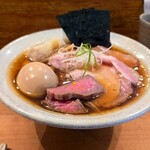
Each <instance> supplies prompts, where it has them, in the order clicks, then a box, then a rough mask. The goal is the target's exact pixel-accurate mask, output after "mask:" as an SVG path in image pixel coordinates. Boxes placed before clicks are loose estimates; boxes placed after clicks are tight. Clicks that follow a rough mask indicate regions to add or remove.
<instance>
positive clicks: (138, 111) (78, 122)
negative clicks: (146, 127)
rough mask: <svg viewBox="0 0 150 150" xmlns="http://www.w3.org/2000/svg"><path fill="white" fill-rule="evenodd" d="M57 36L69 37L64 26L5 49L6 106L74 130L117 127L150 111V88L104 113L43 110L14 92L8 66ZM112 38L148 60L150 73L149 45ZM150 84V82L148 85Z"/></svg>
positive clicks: (2, 87)
mask: <svg viewBox="0 0 150 150" xmlns="http://www.w3.org/2000/svg"><path fill="white" fill-rule="evenodd" d="M53 37H59V38H62V39H67V37H66V35H65V33H64V32H63V30H62V29H60V28H59V29H52V30H45V31H40V32H36V33H32V34H29V35H26V36H24V37H21V38H19V39H17V40H15V41H13V42H11V43H9V44H8V45H6V46H5V47H4V48H2V49H1V51H0V64H2V65H1V72H0V81H1V83H0V99H1V101H2V102H3V103H4V104H5V105H7V106H8V107H10V108H11V109H12V110H14V111H15V112H16V113H18V114H20V115H22V116H25V117H27V118H30V119H32V120H34V121H38V122H42V123H44V124H46V125H50V126H56V127H61V128H72V129H92V128H102V127H108V126H114V125H116V124H120V123H123V122H127V121H130V120H132V119H134V118H136V117H138V116H141V115H142V114H144V113H145V112H147V111H149V110H150V102H149V97H150V92H149V88H148V89H147V91H146V92H145V93H144V94H143V96H142V97H141V99H140V100H138V101H137V102H136V103H134V104H132V105H130V106H128V107H125V108H123V109H120V110H118V111H114V112H112V113H107V114H101V115H68V114H66V115H65V114H60V113H55V112H51V111H46V110H43V109H39V108H37V107H34V105H31V104H29V103H27V102H26V101H24V100H22V99H21V97H19V96H18V95H17V94H15V93H14V91H13V90H12V89H11V88H10V85H9V84H8V68H9V66H10V64H11V62H12V60H14V59H15V58H16V57H17V56H18V55H19V54H20V53H22V51H23V50H25V49H26V48H28V47H30V46H31V45H33V44H35V43H37V42H39V41H42V40H48V39H50V38H53ZM110 39H111V42H112V43H113V44H114V45H116V46H119V47H121V48H124V49H126V50H127V51H129V52H131V53H133V54H134V55H136V56H137V57H138V58H139V59H140V60H141V61H142V62H144V64H145V66H146V68H147V71H148V73H150V67H149V64H150V50H149V49H148V48H147V47H145V46H143V45H142V44H140V43H138V42H137V41H135V40H132V39H130V38H128V37H125V36H122V35H120V34H116V33H111V38H110ZM149 84H150V83H149V81H148V85H149Z"/></svg>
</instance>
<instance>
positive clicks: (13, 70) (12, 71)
mask: <svg viewBox="0 0 150 150" xmlns="http://www.w3.org/2000/svg"><path fill="white" fill-rule="evenodd" d="M112 50H114V51H120V52H123V53H127V52H126V51H125V50H123V49H120V48H118V47H116V46H113V48H112ZM29 62H30V61H29V60H28V59H27V58H26V57H25V52H24V53H21V54H20V55H19V56H18V57H17V58H16V59H15V60H13V62H12V63H11V66H10V68H9V71H8V79H9V83H10V86H11V87H12V89H13V90H14V92H15V93H16V94H17V95H18V96H19V97H21V99H22V100H24V101H26V102H28V103H29V104H31V105H32V106H34V107H38V108H40V109H43V110H46V109H45V108H43V107H42V106H41V100H44V98H45V97H43V98H41V99H34V98H30V97H28V96H26V95H24V94H23V93H22V92H20V90H18V87H17V85H16V77H17V74H18V72H19V70H20V69H21V68H22V67H23V66H24V65H25V64H27V63H29ZM140 63H141V64H140V67H139V68H138V70H139V71H138V72H139V73H140V74H141V75H142V76H143V78H144V81H143V86H142V87H140V88H138V89H137V94H136V95H137V96H135V97H133V98H131V99H129V100H127V101H126V102H125V103H123V104H122V105H120V106H117V107H115V108H112V109H100V111H97V110H93V109H92V110H91V111H90V112H89V114H92V115H93V114H94V115H95V114H105V113H110V112H112V111H117V110H120V109H123V108H125V107H128V106H129V105H132V104H133V103H135V102H136V101H137V100H140V97H141V96H142V95H143V94H144V93H145V91H146V90H147V88H148V85H147V81H148V79H149V76H148V74H147V70H146V68H145V67H144V65H143V63H142V62H140ZM56 74H57V75H58V77H59V81H60V84H62V82H63V81H62V76H63V74H62V73H60V72H59V71H56ZM46 111H50V110H46ZM89 114H88V115H89ZM84 115H85V114H84Z"/></svg>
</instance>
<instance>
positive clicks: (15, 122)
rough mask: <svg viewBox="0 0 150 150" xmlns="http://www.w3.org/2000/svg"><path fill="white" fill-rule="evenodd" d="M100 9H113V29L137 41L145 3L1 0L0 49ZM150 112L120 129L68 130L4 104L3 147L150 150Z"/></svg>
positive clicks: (0, 115) (0, 132)
mask: <svg viewBox="0 0 150 150" xmlns="http://www.w3.org/2000/svg"><path fill="white" fill-rule="evenodd" d="M89 7H95V8H99V9H108V10H110V11H111V31H113V32H117V33H120V34H124V35H126V36H129V37H131V38H134V39H137V37H138V24H139V19H138V18H139V15H140V14H141V13H142V12H143V1H142V0H130V1H121V0H107V1H104V0H93V1H91V0H86V1H85V0H74V1H73V0H68V1H67V0H66V1H65V0H63V1H61V0H55V1H51V0H32V1H31V0H30V1H29V0H0V48H2V47H3V46H4V45H6V44H7V43H9V42H10V41H12V40H14V39H16V38H18V37H20V36H23V35H25V34H28V33H31V32H36V31H40V30H45V29H51V28H56V27H59V24H58V22H57V20H56V16H57V15H60V14H63V13H65V12H68V11H71V10H77V9H81V8H89ZM149 118H150V113H147V114H145V115H143V116H142V117H140V118H138V119H135V120H133V121H131V122H128V123H124V124H121V125H118V126H115V127H110V128H104V129H96V130H68V129H58V128H54V127H48V126H45V125H42V124H39V123H36V122H33V121H32V120H29V119H26V118H24V117H22V116H20V115H17V114H16V113H14V112H13V111H11V110H10V109H8V108H7V107H6V106H4V105H3V104H2V103H0V143H7V144H8V147H9V148H10V149H12V150H80V149H82V150H84V149H86V150H89V149H90V150H149V149H150V132H149V130H150V119H149Z"/></svg>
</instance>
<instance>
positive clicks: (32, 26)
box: [0, 0, 143, 48]
mask: <svg viewBox="0 0 150 150" xmlns="http://www.w3.org/2000/svg"><path fill="white" fill-rule="evenodd" d="M90 7H94V8H97V9H106V10H110V13H111V31H112V32H117V33H120V34H123V35H126V36H129V37H131V38H134V39H137V38H138V25H139V15H140V14H141V13H142V12H143V0H130V1H125V0H124V1H121V0H107V1H104V0H92V1H91V0H33V1H31V0H21V1H20V0H0V48H2V47H3V46H4V45H5V44H7V43H8V42H10V41H12V40H14V39H16V38H18V37H20V36H23V35H25V34H28V33H31V32H36V31H39V30H45V29H51V28H57V27H59V24H58V22H57V19H56V16H57V15H60V14H64V13H66V12H68V11H72V10H78V9H82V8H90Z"/></svg>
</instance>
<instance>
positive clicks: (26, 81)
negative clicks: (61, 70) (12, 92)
mask: <svg viewBox="0 0 150 150" xmlns="http://www.w3.org/2000/svg"><path fill="white" fill-rule="evenodd" d="M16 82H17V85H18V87H19V89H20V91H22V92H23V93H24V94H25V95H28V96H30V97H33V98H40V97H42V96H44V95H45V94H46V89H47V88H51V87H56V86H57V85H58V78H57V75H56V74H55V73H54V71H53V70H52V69H51V67H50V66H47V65H46V64H44V63H40V62H31V63H28V64H26V65H25V66H24V67H23V68H21V70H20V71H19V73H18V75H17V79H16Z"/></svg>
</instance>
